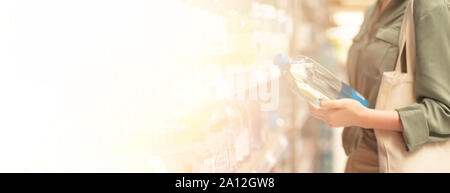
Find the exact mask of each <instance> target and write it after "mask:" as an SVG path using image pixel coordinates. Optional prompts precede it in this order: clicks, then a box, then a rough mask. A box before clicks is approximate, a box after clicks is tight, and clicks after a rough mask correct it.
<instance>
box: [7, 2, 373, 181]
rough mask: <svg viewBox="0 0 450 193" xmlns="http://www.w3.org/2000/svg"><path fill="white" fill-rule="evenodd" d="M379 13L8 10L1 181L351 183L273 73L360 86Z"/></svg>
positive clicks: (319, 126) (226, 6)
mask: <svg viewBox="0 0 450 193" xmlns="http://www.w3.org/2000/svg"><path fill="white" fill-rule="evenodd" d="M374 2H375V0H160V1H143V0H132V1H121V0H115V1H106V0H89V1H88V0H80V1H61V0H43V1H25V0H17V1H9V0H6V1H2V2H1V3H0V15H1V16H0V28H1V29H2V30H1V31H0V80H1V81H0V92H1V94H0V95H1V96H0V132H1V134H0V153H1V155H2V156H1V157H2V158H1V159H0V171H2V172H4V171H12V172H30V171H31V172H55V171H56V172H86V171H87V172H343V170H344V166H345V161H346V156H345V154H344V152H343V150H342V147H341V132H342V128H338V129H336V128H329V126H327V125H326V123H324V122H322V121H319V120H317V119H314V118H310V117H309V114H308V109H307V106H306V103H305V100H304V99H302V98H300V97H298V96H297V95H294V94H293V93H292V92H290V90H289V89H288V88H287V87H286V86H285V84H284V83H283V81H282V80H279V79H278V78H279V72H277V71H276V68H274V66H273V62H272V60H273V57H274V56H275V55H276V54H278V53H283V54H286V55H289V56H292V57H295V56H298V55H305V56H308V57H310V58H313V59H315V60H316V61H318V62H319V63H321V64H322V65H323V66H325V67H327V68H328V69H329V70H331V71H332V72H334V73H335V74H336V75H337V76H338V77H340V78H341V79H343V80H344V81H346V70H345V63H346V57H347V50H348V49H349V46H350V45H351V43H352V39H353V37H354V36H355V35H356V34H357V32H358V30H359V26H360V24H361V23H362V21H363V18H364V15H363V14H364V10H365V9H366V8H367V7H368V6H370V5H371V4H372V3H374ZM267 104H272V105H270V108H262V107H263V106H264V105H267Z"/></svg>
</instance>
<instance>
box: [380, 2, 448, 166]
mask: <svg viewBox="0 0 450 193" xmlns="http://www.w3.org/2000/svg"><path fill="white" fill-rule="evenodd" d="M413 10H414V0H410V2H409V4H408V6H407V8H406V11H405V15H404V18H403V23H402V27H401V29H400V36H399V57H398V60H397V64H396V67H395V70H394V71H391V72H384V73H383V77H382V82H381V85H380V90H379V93H378V98H377V103H376V109H397V108H401V107H405V106H408V105H410V104H413V103H414V102H416V100H415V93H414V74H415V67H416V45H415V28H414V12H413ZM403 52H406V72H404V70H403V71H402V65H401V62H402V57H401V56H402V54H403ZM423 129H426V128H423ZM375 135H376V138H377V144H378V159H379V168H380V172H396V173H400V172H450V140H447V141H444V142H437V143H431V142H429V143H426V144H424V145H423V147H421V148H420V149H419V150H416V151H414V152H407V151H406V146H405V144H404V141H403V137H402V134H401V133H399V132H392V131H385V130H380V129H375Z"/></svg>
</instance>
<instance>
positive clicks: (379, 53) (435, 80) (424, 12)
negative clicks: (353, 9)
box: [343, 0, 450, 154]
mask: <svg viewBox="0 0 450 193" xmlns="http://www.w3.org/2000/svg"><path fill="white" fill-rule="evenodd" d="M407 2H408V0H391V2H390V3H389V4H388V5H387V7H386V8H385V10H384V11H383V13H382V14H381V16H380V17H379V19H378V21H377V22H376V23H375V25H374V26H373V29H372V32H371V33H370V34H369V31H370V28H371V25H372V23H373V21H374V19H375V17H376V14H377V10H378V8H379V6H380V2H378V3H375V4H374V5H373V6H371V7H370V8H369V9H368V10H367V12H366V15H365V19H364V22H363V24H362V26H361V29H360V32H359V33H358V34H357V36H356V37H355V38H354V42H353V45H352V47H351V48H350V50H349V56H348V63H347V70H348V75H349V83H350V85H351V86H352V87H353V88H355V89H356V90H357V91H358V92H360V93H361V94H362V95H364V97H366V99H367V100H368V102H369V106H370V108H374V107H375V102H376V98H377V95H378V89H379V86H380V82H381V77H382V74H383V72H385V71H392V70H393V69H394V66H395V63H396V60H397V57H398V56H397V55H398V37H399V31H400V27H401V22H402V19H403V14H404V11H405V8H406V5H407ZM414 6H415V7H414V14H415V15H414V19H415V24H416V49H417V63H416V99H417V100H416V101H417V102H416V103H415V104H412V105H410V106H408V107H404V108H400V109H397V111H398V112H399V114H400V118H401V121H402V124H403V138H404V140H405V144H406V148H407V150H408V151H414V150H416V149H418V148H420V147H421V146H422V145H423V144H424V143H426V142H437V141H442V140H446V139H448V138H450V2H449V0H416V1H415V4H414ZM361 142H363V143H366V144H367V145H368V146H369V147H370V148H371V149H373V150H376V149H377V144H376V138H375V135H374V132H373V129H368V128H366V129H362V128H359V127H347V128H345V129H344V133H343V145H344V149H345V152H346V153H347V154H350V153H352V152H353V151H355V149H356V147H357V146H358V145H359V143H361Z"/></svg>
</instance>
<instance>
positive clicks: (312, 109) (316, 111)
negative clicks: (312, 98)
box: [308, 102, 325, 119]
mask: <svg viewBox="0 0 450 193" xmlns="http://www.w3.org/2000/svg"><path fill="white" fill-rule="evenodd" d="M308 107H309V113H310V114H311V115H312V116H313V117H316V118H319V119H323V118H324V115H325V112H324V111H323V110H322V109H321V108H320V107H319V106H317V105H315V104H313V103H311V102H308Z"/></svg>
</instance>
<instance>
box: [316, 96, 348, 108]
mask: <svg viewBox="0 0 450 193" xmlns="http://www.w3.org/2000/svg"><path fill="white" fill-rule="evenodd" d="M320 107H321V108H322V109H326V110H329V109H338V108H343V107H345V100H342V99H338V100H328V99H323V100H321V101H320Z"/></svg>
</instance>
